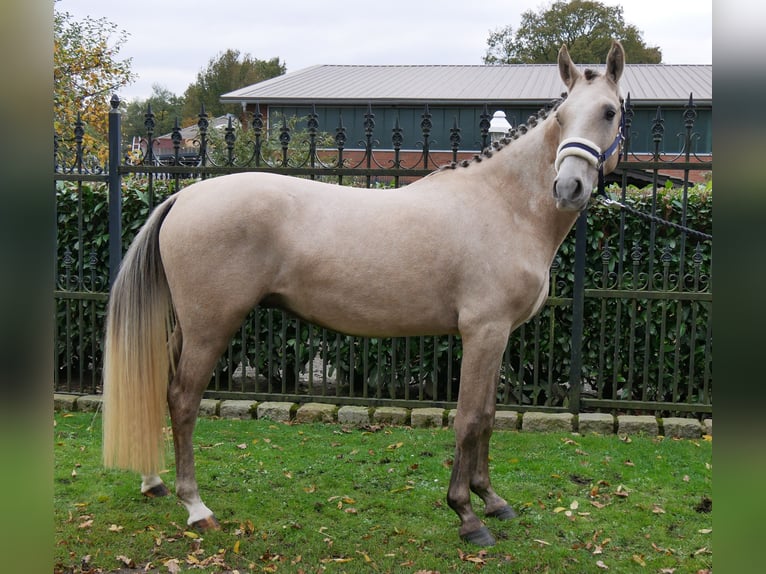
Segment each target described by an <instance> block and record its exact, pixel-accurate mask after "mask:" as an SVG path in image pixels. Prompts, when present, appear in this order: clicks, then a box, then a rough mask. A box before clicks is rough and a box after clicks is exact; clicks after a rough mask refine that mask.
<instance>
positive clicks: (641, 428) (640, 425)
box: [617, 415, 660, 436]
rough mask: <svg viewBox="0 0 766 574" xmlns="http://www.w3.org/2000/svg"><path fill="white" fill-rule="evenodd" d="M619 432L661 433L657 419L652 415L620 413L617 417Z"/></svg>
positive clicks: (652, 434) (653, 434)
mask: <svg viewBox="0 0 766 574" xmlns="http://www.w3.org/2000/svg"><path fill="white" fill-rule="evenodd" d="M617 432H618V433H620V434H648V435H650V436H657V435H658V434H660V425H659V423H658V422H657V419H656V418H655V417H653V416H650V415H620V416H618V417H617Z"/></svg>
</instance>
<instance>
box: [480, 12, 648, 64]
mask: <svg viewBox="0 0 766 574" xmlns="http://www.w3.org/2000/svg"><path fill="white" fill-rule="evenodd" d="M612 39H615V40H619V41H620V42H621V43H622V47H623V48H624V49H625V54H626V60H627V61H628V62H630V63H631V64H659V63H660V62H661V61H662V52H661V50H660V48H659V47H656V46H647V45H646V44H645V43H644V41H643V39H642V32H641V31H640V30H639V29H638V28H636V26H634V25H632V24H627V23H626V22H625V19H624V18H623V15H622V7H621V6H606V5H604V4H602V3H601V2H596V1H590V0H571V1H566V0H559V1H557V2H553V3H552V4H551V5H550V6H548V7H547V8H544V9H542V10H541V11H540V12H538V13H535V12H533V11H531V10H528V11H526V12H524V13H523V14H522V15H521V23H520V25H519V28H518V29H517V30H516V32H515V34H514V31H513V28H512V27H511V26H505V27H504V28H500V29H498V30H495V31H494V32H491V33H490V35H489V38H487V52H486V54H485V55H484V63H485V64H548V63H555V62H556V58H557V55H558V50H559V48H560V47H561V45H562V44H566V45H567V48H568V49H569V53H570V54H571V56H572V59H573V60H574V61H575V62H582V63H592V64H596V63H599V62H603V61H604V59H605V58H606V55H607V53H608V52H609V48H610V46H611V43H612Z"/></svg>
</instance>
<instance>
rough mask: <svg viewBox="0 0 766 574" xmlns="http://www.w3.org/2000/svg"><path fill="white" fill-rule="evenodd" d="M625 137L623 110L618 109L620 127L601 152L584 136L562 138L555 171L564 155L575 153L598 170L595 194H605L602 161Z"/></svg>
mask: <svg viewBox="0 0 766 574" xmlns="http://www.w3.org/2000/svg"><path fill="white" fill-rule="evenodd" d="M624 139H625V110H624V109H622V108H621V109H620V129H619V130H618V132H617V135H616V136H615V138H614V141H613V142H612V144H611V145H610V146H609V147H608V148H606V150H604V151H603V152H602V151H601V149H600V148H599V147H598V146H597V145H596V144H595V143H593V142H592V141H590V140H588V139H586V138H579V137H572V138H566V139H565V140H563V141H562V142H561V143H560V144H559V147H558V150H557V151H556V163H555V167H556V172H558V171H559V166H560V165H561V162H562V161H563V160H564V158H565V157H568V156H570V155H576V156H578V157H581V158H583V159H584V160H586V161H588V162H589V163H590V164H591V165H592V166H593V167H595V168H596V169H597V170H598V191H597V195H606V192H605V191H604V163H605V162H606V160H607V159H609V158H610V157H612V155H614V153H615V152H616V151H618V150H619V149H620V145H621V144H622V142H623V141H624Z"/></svg>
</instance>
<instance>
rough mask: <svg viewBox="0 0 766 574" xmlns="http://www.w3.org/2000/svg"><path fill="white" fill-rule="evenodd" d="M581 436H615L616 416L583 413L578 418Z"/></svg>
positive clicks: (578, 428)
mask: <svg viewBox="0 0 766 574" xmlns="http://www.w3.org/2000/svg"><path fill="white" fill-rule="evenodd" d="M577 430H578V432H579V433H580V434H614V416H613V415H610V414H608V413H583V414H581V415H579V416H578V417H577Z"/></svg>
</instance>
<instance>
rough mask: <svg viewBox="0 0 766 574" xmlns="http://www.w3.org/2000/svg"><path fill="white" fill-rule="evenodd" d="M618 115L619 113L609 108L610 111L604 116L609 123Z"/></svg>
mask: <svg viewBox="0 0 766 574" xmlns="http://www.w3.org/2000/svg"><path fill="white" fill-rule="evenodd" d="M616 115H617V112H615V111H614V109H612V108H609V109H608V110H606V114H604V116H605V117H606V119H607V120H608V121H612V120H613V119H614V116H616Z"/></svg>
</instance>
